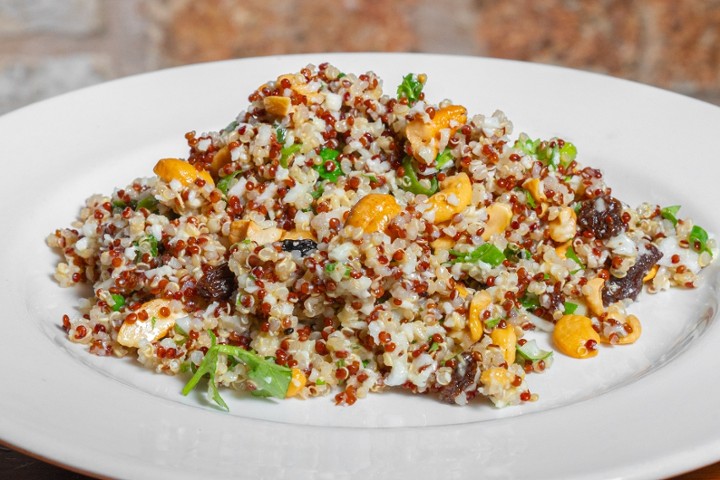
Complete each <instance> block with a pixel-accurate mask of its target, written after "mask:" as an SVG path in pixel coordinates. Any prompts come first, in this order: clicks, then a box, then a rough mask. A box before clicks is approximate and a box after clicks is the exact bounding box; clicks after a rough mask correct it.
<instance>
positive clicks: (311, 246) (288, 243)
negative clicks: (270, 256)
mask: <svg viewBox="0 0 720 480" xmlns="http://www.w3.org/2000/svg"><path fill="white" fill-rule="evenodd" d="M280 243H282V249H283V250H285V251H286V252H291V251H293V250H295V251H297V252H300V256H301V257H305V256H307V255H308V254H309V253H310V252H312V251H313V250H317V243H316V242H315V240H310V239H309V238H303V239H300V240H283V241H282V242H280Z"/></svg>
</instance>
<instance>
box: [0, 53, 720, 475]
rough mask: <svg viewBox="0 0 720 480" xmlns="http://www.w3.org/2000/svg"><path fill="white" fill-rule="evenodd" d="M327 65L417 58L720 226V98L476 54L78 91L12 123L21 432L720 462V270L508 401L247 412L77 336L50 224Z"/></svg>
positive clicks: (585, 158)
mask: <svg viewBox="0 0 720 480" xmlns="http://www.w3.org/2000/svg"><path fill="white" fill-rule="evenodd" d="M323 61H330V62H331V63H333V64H335V65H337V66H338V67H339V68H340V69H342V70H344V71H349V72H355V73H361V72H364V71H366V70H374V71H375V72H377V73H378V74H379V75H380V76H381V77H382V78H383V79H384V81H385V90H386V92H388V93H389V94H391V95H392V94H394V90H395V86H396V85H397V84H398V83H399V81H400V79H401V77H402V75H403V74H405V73H407V72H426V73H428V75H429V82H428V84H427V87H426V95H427V97H428V98H429V99H431V100H432V101H439V100H441V99H443V98H451V99H453V100H454V101H456V102H459V103H461V104H464V105H466V106H467V107H468V109H469V110H470V111H471V112H474V113H484V114H491V113H492V112H493V111H494V110H495V109H502V110H503V111H504V112H505V113H506V114H507V115H508V117H509V118H510V119H511V120H512V121H513V122H514V124H515V134H517V133H519V132H520V131H525V132H528V133H529V134H530V135H531V136H533V137H535V136H542V137H551V136H556V135H557V136H562V137H563V138H565V139H568V140H570V141H572V142H574V143H575V144H576V145H577V146H578V148H579V152H580V154H579V160H580V161H581V162H582V163H584V164H588V165H592V166H596V167H601V168H603V169H604V171H605V172H606V177H607V180H608V182H609V184H610V185H611V186H613V188H614V193H615V195H616V196H618V197H619V198H621V199H622V200H623V201H625V202H627V203H629V204H631V205H637V204H638V203H640V202H641V201H643V200H647V201H651V202H657V203H659V204H662V205H670V204H681V205H683V210H682V211H681V213H682V214H685V215H689V216H692V217H693V218H695V220H696V221H697V222H698V223H700V224H701V225H703V226H704V227H705V228H706V229H707V230H709V231H711V232H716V233H717V232H720V219H719V218H718V215H717V214H716V213H715V211H716V208H717V206H716V201H717V194H716V184H717V181H718V178H719V177H720V166H719V165H720V164H718V162H717V157H718V148H717V139H718V138H720V109H718V108H717V107H714V106H712V105H708V104H705V103H702V102H698V101H695V100H691V99H688V98H685V97H682V96H679V95H675V94H671V93H668V92H664V91H661V90H658V89H654V88H650V87H646V86H642V85H638V84H635V83H631V82H627V81H621V80H616V79H612V78H608V77H603V76H599V75H593V74H588V73H581V72H576V71H571V70H567V69H561V68H555V67H548V66H540V65H532V64H526V63H518V62H509V61H500V60H488V59H480V58H468V57H449V56H432V55H394V54H357V55H345V54H332V55H303V56H288V57H270V58H258V59H249V60H241V61H232V62H224V63H214V64H205V65H198V66H192V67H184V68H179V69H173V70H167V71H162V72H157V73H152V74H148V75H141V76H138V77H133V78H128V79H124V80H120V81H116V82H110V83H108V84H105V85H101V86H98V87H93V88H89V89H86V90H82V91H79V92H75V93H72V94H68V95H64V96H61V97H57V98H55V99H51V100H48V101H45V102H42V103H39V104H36V105H32V106H30V107H27V108H24V109H21V110H19V111H16V112H14V113H11V114H9V115H6V116H4V117H2V118H0V148H1V149H2V150H1V151H2V157H3V161H2V169H3V175H2V179H3V180H2V181H3V184H4V187H3V189H2V191H1V192H0V198H1V199H2V201H1V202H0V212H2V217H1V218H2V223H3V235H2V236H1V237H0V238H1V239H0V246H1V248H0V262H1V263H0V265H2V273H1V274H0V282H1V283H0V286H1V288H0V302H2V307H3V312H4V314H3V320H2V325H3V330H2V335H0V365H2V368H0V385H2V394H0V411H1V412H2V414H0V440H1V441H2V442H5V443H7V444H10V445H12V446H14V447H16V448H20V449H23V450H25V451H28V452H31V453H32V454H35V455H37V456H40V457H42V458H45V459H48V460H50V461H53V462H57V463H60V464H62V465H65V466H67V467H69V468H73V469H76V470H80V471H84V472H87V473H90V474H95V475H104V476H113V477H123V478H138V479H139V478H157V477H158V476H169V475H170V474H172V475H173V477H174V478H178V479H181V478H198V477H204V478H214V479H219V478H226V477H227V478H230V477H233V478H293V479H301V478H308V479H318V478H340V479H342V478H365V477H368V476H375V477H377V478H468V477H471V478H521V477H528V478H534V479H541V478H553V479H560V478H588V479H590V478H603V479H607V478H621V477H622V478H657V477H660V476H668V475H672V474H676V473H680V472H682V471H686V470H688V469H692V468H697V467H700V466H702V465H704V464H707V463H710V462H712V461H715V460H718V459H720V415H717V414H716V412H717V405H718V398H720V385H719V384H718V383H717V381H716V378H717V372H718V371H719V369H720V355H718V354H717V345H718V343H719V342H720V331H719V330H718V326H717V322H715V321H713V317H714V315H715V312H716V310H717V305H718V297H719V294H718V276H719V275H718V268H717V267H713V268H710V269H708V270H707V271H706V272H705V273H704V274H703V283H702V286H701V287H700V288H699V289H696V290H692V291H673V292H670V293H665V294H663V295H657V296H650V295H648V294H647V293H643V294H642V296H641V297H640V301H639V302H638V303H637V304H636V305H635V306H634V307H633V309H634V311H635V312H636V313H637V314H638V316H639V317H640V318H641V320H642V322H643V325H644V332H643V337H642V338H641V340H640V341H639V342H638V343H637V344H635V345H633V346H630V347H616V348H603V349H602V351H601V354H600V355H599V356H598V357H596V358H595V359H593V360H589V361H575V360H570V359H568V358H564V357H562V356H561V355H556V363H555V365H554V366H553V368H552V369H550V370H549V371H547V372H546V373H545V374H543V375H532V376H530V377H529V382H530V386H531V388H532V390H533V391H534V392H536V393H539V394H540V400H539V401H538V402H535V403H532V404H525V405H523V406H521V407H512V408H506V409H502V410H498V409H495V408H492V407H490V406H488V405H486V404H484V403H482V402H479V403H477V404H474V405H471V406H468V407H465V408H460V407H453V406H449V405H444V404H440V403H438V402H436V401H435V400H433V399H432V398H430V397H412V396H408V395H404V394H400V393H397V394H394V393H388V394H381V395H374V396H371V398H368V399H365V400H362V401H360V402H358V403H357V404H356V405H355V406H353V407H350V408H340V407H335V406H334V405H333V402H332V398H320V399H314V400H311V401H305V402H303V401H299V400H291V401H287V402H281V403H276V402H273V401H264V400H258V399H252V398H247V397H241V396H239V395H233V394H232V393H226V394H225V398H226V399H227V400H228V403H229V404H230V408H231V413H229V414H228V413H222V412H219V411H218V410H217V409H215V408H214V407H213V406H212V405H211V404H209V403H208V402H207V400H206V398H205V396H204V394H202V393H198V394H197V395H191V396H190V397H188V398H185V397H182V396H181V395H180V389H181V388H182V385H183V382H184V381H185V380H186V379H185V378H175V377H167V376H162V375H155V374H153V373H151V372H148V371H146V370H144V369H142V368H140V367H139V366H138V365H137V364H136V363H135V362H134V361H133V360H132V359H123V360H119V359H114V358H110V359H108V358H98V357H94V356H92V355H90V354H88V353H87V352H86V350H85V349H84V348H82V347H79V346H76V345H72V344H70V343H69V342H68V341H67V340H66V339H65V338H64V333H63V331H62V329H61V328H60V324H61V317H62V314H63V313H70V312H72V311H73V309H74V308H75V307H76V305H77V300H78V298H79V296H80V295H81V292H79V291H76V290H71V289H60V288H59V287H58V286H57V285H56V284H55V283H54V282H53V281H52V278H51V275H52V272H53V268H54V265H55V264H56V262H57V260H58V259H57V257H56V255H55V254H54V253H53V252H51V251H50V250H49V249H48V248H47V247H46V246H45V243H44V239H45V237H46V235H47V234H49V233H50V232H52V231H53V230H54V229H55V228H58V227H63V226H66V225H68V224H69V223H70V222H71V221H72V220H73V219H74V218H75V215H76V214H77V211H78V208H79V206H80V205H81V202H82V201H83V200H84V199H85V198H86V197H87V196H89V195H90V194H92V193H109V192H111V191H112V189H113V187H116V186H118V187H119V186H124V185H126V184H127V183H129V182H130V181H132V180H133V179H134V178H136V177H139V176H147V175H151V169H152V166H153V165H154V164H155V162H156V160H157V159H158V158H161V157H167V156H174V155H178V156H184V155H185V154H186V147H185V142H184V139H183V135H184V133H185V132H187V131H189V130H198V131H207V130H216V129H218V128H221V127H223V126H225V125H226V124H227V123H229V121H230V120H232V119H233V118H234V117H235V115H236V114H237V113H238V112H239V111H240V110H241V109H244V108H245V107H246V105H247V96H248V94H249V93H250V92H251V91H252V90H253V89H254V88H255V87H257V86H258V85H260V84H262V83H264V82H265V81H266V80H269V79H273V78H275V77H276V76H277V75H279V74H281V73H286V72H290V71H297V70H299V69H300V68H302V67H303V66H305V65H306V64H308V63H314V64H319V63H321V62H323ZM538 337H539V340H540V341H541V342H544V341H547V337H543V336H542V335H538ZM199 390H203V389H199Z"/></svg>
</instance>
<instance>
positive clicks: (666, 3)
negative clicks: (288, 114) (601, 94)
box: [0, 0, 720, 113]
mask: <svg viewBox="0 0 720 480" xmlns="http://www.w3.org/2000/svg"><path fill="white" fill-rule="evenodd" d="M318 51H410V52H439V53H457V54H468V55H480V56H490V57H501V58H513V59H520V60H529V61H534V62H543V63H551V64H557V65H565V66H569V67H573V68H580V69H586V70H591V71H596V72H602V73H607V74H610V75H614V76H619V77H624V78H628V79H632V80H637V81H640V82H643V83H649V84H653V85H657V86H660V87H663V88H666V89H670V90H675V91H678V92H680V93H683V94H686V95H691V96H694V97H697V98H700V99H703V100H707V101H709V102H713V103H716V104H720V0H683V1H674V0H627V1H625V0H589V1H581V0H508V1H498V0H446V1H442V2H441V1H438V0H396V1H385V0H280V1H276V2H270V1H267V0H205V1H194V0H157V1H155V0H151V1H143V0H0V113H2V112H7V111H10V110H13V109H15V108H18V107H20V106H23V105H26V104H28V103H31V102H34V101H36V100H40V99H42V98H46V97H49V96H52V95H56V94H58V93H62V92H65V91H68V90H72V89H76V88H79V87H83V86H86V85H90V84H93V83H97V82H101V81H104V80H108V79H112V78H117V77H122V76H126V75H130V74H134V73H139V72H144V71H148V70H155V69H158V68H163V67H169V66H175V65H183V64H188V63H195V62H202V61H209V60H220V59H227V58H237V57H249V56H258V55H269V54H278V53H301V52H318Z"/></svg>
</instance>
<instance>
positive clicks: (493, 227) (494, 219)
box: [481, 202, 512, 241]
mask: <svg viewBox="0 0 720 480" xmlns="http://www.w3.org/2000/svg"><path fill="white" fill-rule="evenodd" d="M487 214H488V219H487V222H486V224H485V230H484V231H483V233H482V235H481V236H482V239H483V240H485V241H487V240H488V239H489V238H490V237H492V236H493V235H495V234H497V233H502V232H504V231H505V229H506V228H507V227H508V225H510V220H512V207H511V206H510V205H508V204H507V203H501V202H495V203H493V204H492V205H490V206H489V207H487Z"/></svg>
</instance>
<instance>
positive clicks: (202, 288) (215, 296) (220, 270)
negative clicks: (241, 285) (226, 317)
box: [195, 263, 237, 300]
mask: <svg viewBox="0 0 720 480" xmlns="http://www.w3.org/2000/svg"><path fill="white" fill-rule="evenodd" d="M236 282H237V280H236V278H235V274H233V272H232V270H230V267H229V266H228V264H227V263H223V264H220V265H218V266H216V267H208V268H207V270H206V271H205V275H203V276H202V278H201V279H200V281H199V282H198V283H197V286H196V288H195V291H196V292H197V294H198V295H200V296H201V297H203V298H209V299H212V300H230V297H231V296H232V293H233V291H234V290H235V286H236Z"/></svg>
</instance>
